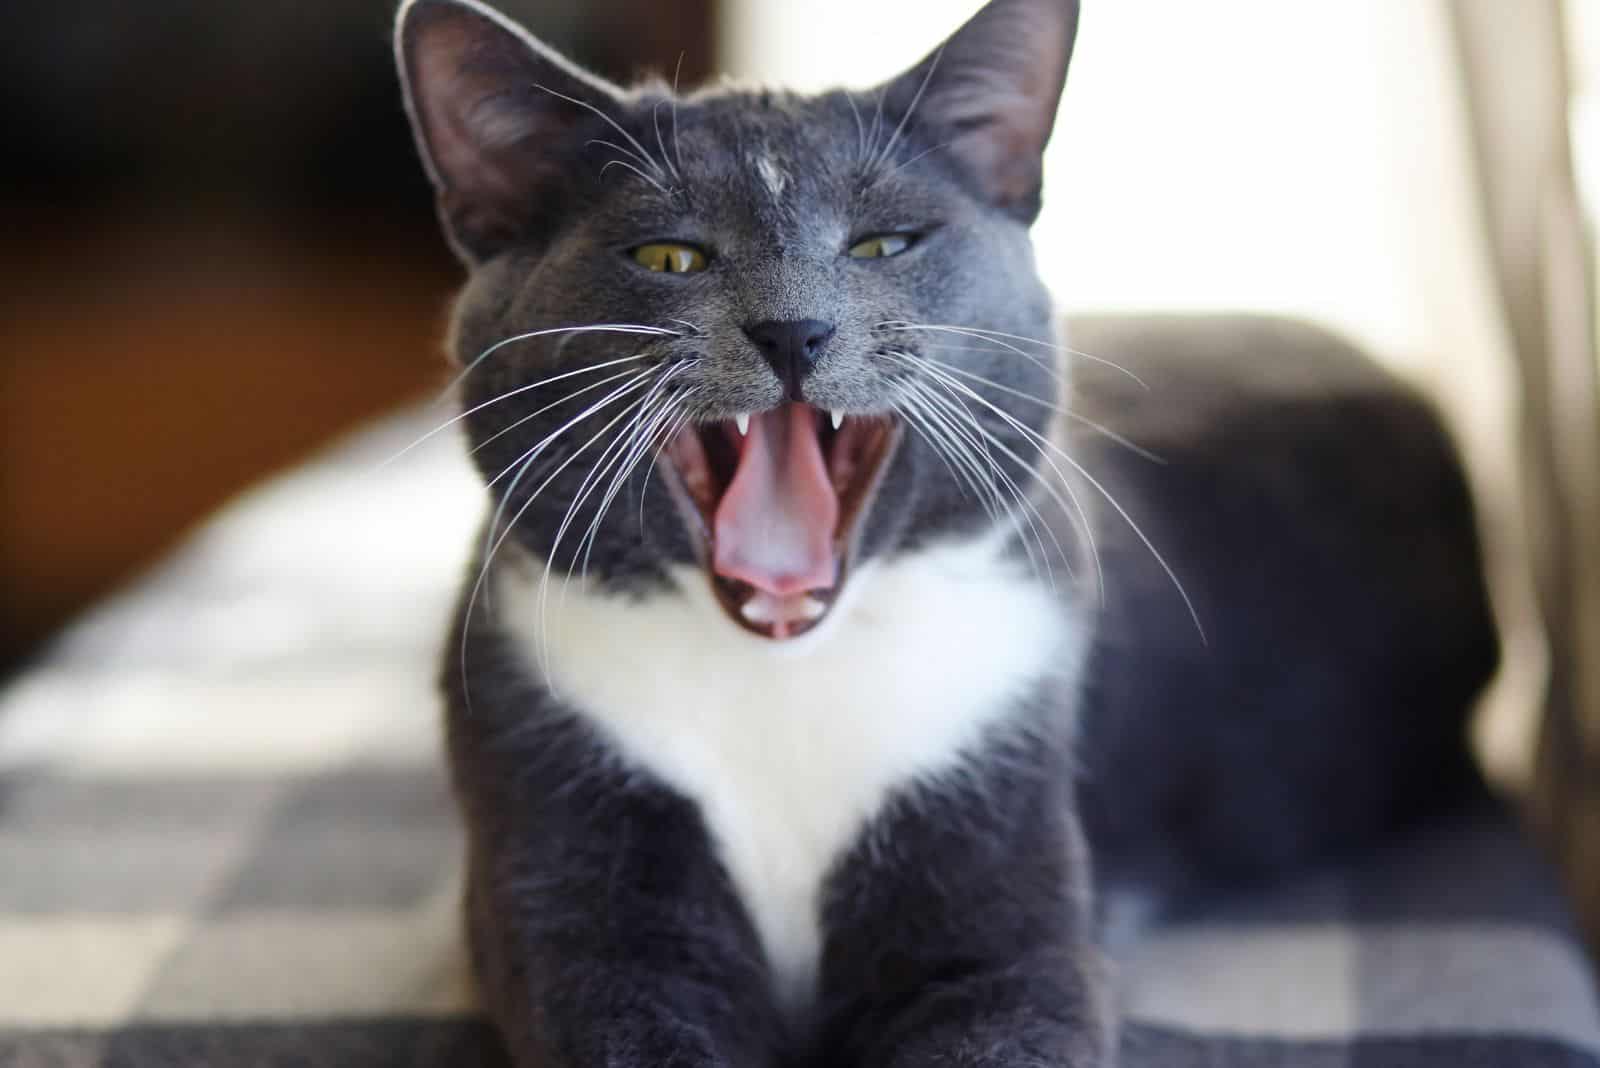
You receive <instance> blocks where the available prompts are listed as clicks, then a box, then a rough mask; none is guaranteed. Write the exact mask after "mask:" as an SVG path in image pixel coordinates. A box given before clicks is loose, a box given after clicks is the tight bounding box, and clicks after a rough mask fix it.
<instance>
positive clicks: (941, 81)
mask: <svg viewBox="0 0 1600 1068" xmlns="http://www.w3.org/2000/svg"><path fill="white" fill-rule="evenodd" d="M1077 30H1078V0H990V3H988V4H987V5H985V6H984V7H983V9H982V10H980V11H979V12H978V13H977V14H976V15H974V16H972V18H971V19H970V20H969V21H968V22H967V23H966V25H964V26H962V27H961V28H960V29H959V30H957V31H956V32H955V33H954V34H952V35H951V37H950V39H949V40H947V41H945V43H944V44H943V45H941V46H940V47H939V48H938V49H936V50H935V51H934V52H933V53H931V54H930V55H929V56H928V57H927V58H926V59H924V60H923V61H922V62H921V63H919V64H917V65H916V66H915V67H913V68H911V69H910V70H909V71H907V72H906V73H904V74H902V75H900V76H899V77H897V78H895V79H894V80H893V81H891V82H890V83H889V84H888V85H886V86H885V87H884V88H883V94H884V95H883V104H884V112H885V115H886V116H887V121H889V122H891V123H894V122H899V121H900V120H901V119H906V121H907V125H908V126H911V125H914V126H916V127H920V128H921V129H923V130H925V131H926V132H927V137H926V140H929V141H931V142H933V143H935V144H937V145H939V146H940V147H939V151H941V152H949V153H952V154H953V155H954V157H955V158H956V159H957V161H958V162H959V163H960V165H961V166H962V167H963V169H964V170H966V172H967V173H968V174H970V175H971V176H972V177H973V179H975V180H976V182H977V183H978V186H979V188H980V190H981V191H982V192H983V193H984V195H985V196H987V197H988V198H989V199H990V200H991V201H992V202H993V203H995V204H996V205H998V206H1000V207H1002V208H1004V209H1005V210H1006V211H1008V212H1010V213H1012V214H1013V215H1016V216H1017V217H1018V218H1021V219H1023V220H1024V221H1030V222H1031V221H1032V220H1033V218H1034V216H1036V215H1037V214H1038V212H1039V184H1040V179H1041V175H1042V173H1043V160H1042V157H1043V154H1044V146H1045V143H1046V142H1047V141H1049V140H1050V130H1051V127H1053V126H1054V125H1055V118H1056V104H1057V102H1058V101H1059V100H1060V98H1061V88H1062V86H1063V85H1064V84H1065V83H1066V79H1067V63H1068V61H1069V60H1070V59H1071V58H1072V42H1073V39H1074V37H1076V35H1077ZM890 129H893V126H890Z"/></svg>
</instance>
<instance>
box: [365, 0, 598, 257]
mask: <svg viewBox="0 0 1600 1068" xmlns="http://www.w3.org/2000/svg"><path fill="white" fill-rule="evenodd" d="M395 60H396V62H397V64H398V65H399V68H400V81H401V83H402V85H403V86H404V89H405V103H406V112H407V114H408V115H409V116H410V117H411V128H412V132H413V133H415V135H416V139H417V147H418V149H419V151H420V152H421V154H422V159H423V163H424V164H425V165H426V167H427V169H428V177H429V178H431V179H432V180H433V185H434V189H435V190H436V191H437V193H438V201H439V217H440V219H441V220H442V222H443V223H444V228H445V232H446V235H447V236H448V237H449V239H450V242H451V244H452V245H453V246H454V248H455V250H456V252H457V253H458V254H459V255H460V256H461V258H462V259H464V260H465V261H466V262H467V263H469V264H472V263H481V262H482V261H484V260H486V259H488V258H490V257H492V256H494V255H495V254H496V253H498V252H501V251H503V250H505V249H506V248H508V247H511V246H512V245H515V244H517V243H518V242H520V241H524V240H527V239H528V238H529V236H530V235H532V234H534V233H535V232H536V231H537V229H538V224H539V221H540V218H541V216H542V214H543V213H545V212H547V211H548V210H549V208H550V206H551V205H550V200H551V197H552V192H553V190H554V189H555V188H556V187H557V185H558V183H559V182H560V180H561V179H562V178H563V176H564V175H565V174H566V173H567V172H568V171H569V169H570V168H571V167H572V166H573V165H574V160H575V157H576V156H577V154H578V153H579V152H581V150H582V149H581V144H580V143H579V141H578V139H577V137H576V136H575V133H576V132H577V131H578V130H579V129H580V128H581V127H584V126H585V125H587V124H590V123H592V122H593V121H594V120H595V112H594V111H592V110H590V109H599V110H600V111H604V112H606V113H608V114H611V113H615V111H616V110H617V108H619V107H620V97H619V91H618V90H617V89H616V88H615V87H614V86H611V85H609V84H607V83H606V82H604V81H602V80H601V79H599V78H596V77H594V76H592V75H590V74H587V73H585V72H584V71H582V70H580V69H579V68H578V67H576V66H574V65H573V64H572V63H569V62H568V61H567V60H565V59H563V58H562V57H561V56H559V55H557V54H556V53H555V52H553V51H552V50H551V49H549V48H547V47H546V46H545V45H543V44H541V43H540V42H539V41H537V40H535V39H534V38H533V37H532V36H531V35H530V34H528V33H527V32H526V31H525V30H523V29H522V28H521V27H520V26H517V25H516V24H515V23H513V22H511V21H510V20H508V19H506V18H505V17H504V16H502V15H500V14H499V13H498V12H496V11H493V10H491V9H490V8H488V7H485V6H483V5H482V4H479V3H477V2H476V0H407V3H406V4H405V5H404V6H402V7H401V9H400V14H399V17H398V20H397V23H396V26H395Z"/></svg>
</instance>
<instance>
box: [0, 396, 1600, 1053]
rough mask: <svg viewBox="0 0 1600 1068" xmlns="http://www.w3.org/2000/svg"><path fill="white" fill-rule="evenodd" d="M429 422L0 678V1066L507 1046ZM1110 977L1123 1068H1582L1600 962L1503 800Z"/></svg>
mask: <svg viewBox="0 0 1600 1068" xmlns="http://www.w3.org/2000/svg"><path fill="white" fill-rule="evenodd" d="M435 415H436V413H435ZM425 418H426V417H424V416H418V415H416V414H412V415H410V416H407V417H404V418H400V419H396V420H393V421H391V422H389V423H387V424H384V425H382V426H380V427H378V428H376V429H375V430H373V431H371V432H369V433H367V434H364V435H362V436H361V437H359V438H357V439H355V440H353V441H352V442H350V443H349V444H347V445H345V446H344V447H342V448H340V449H339V450H337V451H336V452H334V453H332V454H330V455H329V456H327V457H326V458H325V459H323V460H322V461H320V462H318V463H314V464H311V465H308V466H306V467H305V468H303V469H301V470H299V471H297V472H295V473H292V474H291V475H289V476H287V477H286V478H284V479H281V480H279V481H278V482H276V483H274V484H272V485H270V486H268V487H266V488H265V489H263V490H261V491H258V492H257V493H255V494H253V495H251V496H250V497H249V498H247V499H246V500H244V501H242V502H240V503H239V504H238V505H236V506H235V507H234V508H232V509H230V510H229V511H228V512H226V513H225V514H224V515H223V516H221V517H220V518H219V519H217V520H216V521H214V522H213V523H211V524H210V525H208V526H207V527H206V528H204V529H203V530H201V531H200V532H199V533H198V534H197V535H196V536H195V537H194V538H193V539H192V540H191V541H190V543H189V544H188V545H187V546H186V547H185V548H184V549H183V551H181V552H180V553H179V554H177V555H176V556H175V557H174V558H173V559H172V560H171V561H170V562H169V563H168V564H167V565H166V566H164V567H163V568H161V569H160V570H159V571H157V572H156V573H154V574H152V575H150V576H149V577H148V578H147V579H146V580H145V581H143V582H141V583H140V584H138V585H137V586H136V587H135V588H133V589H132V590H130V591H129V592H128V593H126V594H125V595H124V596H122V597H120V598H118V599H116V600H115V601H113V602H112V603H110V604H108V605H106V606H105V607H104V608H103V609H102V610H100V611H99V612H97V613H96V614H94V615H93V616H92V617H91V618H89V619H88V620H86V621H85V622H84V623H83V624H81V625H80V626H79V627H77V628H76V629H75V630H74V631H73V632H72V633H71V634H69V635H68V636H67V637H66V639H65V640H64V641H62V642H61V643H60V644H59V645H58V647H57V648H56V649H55V650H54V651H53V652H52V653H51V654H50V655H49V656H47V657H46V658H45V659H44V660H43V661H42V662H41V663H39V664H38V665H37V666H36V667H35V669H33V670H32V671H30V672H28V673H27V674H25V675H24V676H22V677H21V678H19V679H17V680H15V681H14V682H13V683H12V684H11V685H10V686H9V687H8V688H7V689H6V690H4V691H3V692H0V1065H5V1066H9V1065H15V1066H29V1068H32V1066H44V1065H52V1066H54V1065H60V1066H87V1065H107V1066H124V1065H126V1066H133V1065H161V1066H169V1065H191V1064H192V1065H207V1066H216V1068H230V1066H239V1065H252V1066H256V1065H297V1066H309V1068H322V1066H330V1068H331V1066H352V1068H356V1066H367V1065H371V1066H374V1068H376V1066H385V1068H388V1066H393V1065H417V1066H441V1068H443V1066H450V1068H456V1066H463V1065H503V1064H505V1063H506V1062H505V1056H504V1053H503V1052H502V1051H501V1050H500V1049H499V1047H498V1045H497V1043H496V1041H495V1039H494V1037H493V1033H492V1031H491V1030H490V1029H489V1028H488V1026H487V1025H486V1024H485V1023H484V1022H483V1021H482V1020H481V1018H480V1017H479V1016H478V1015H477V1014H476V1013H475V1011H474V1006H473V996H472V990H471V984H470V981H469V978H468V974H467V968H466V964H465V960H464V955H463V952H462V946H461V941H460V938H459V936H458V929H457V928H458V924H457V895H458V892H459V871H458V868H459V860H460V844H459V830H458V827H457V826H456V823H455V814H454V811H453V809H452V807H451V805H450V803H449V800H448V797H447V791H446V788H445V785H444V783H443V781H442V775H441V771H440V767H441V760H440V756H439V753H438V751H437V749H438V745H437V737H436V734H437V730H436V725H435V717H436V702H435V698H434V691H433V682H432V677H433V671H434V663H435V657H436V653H437V646H438V642H439V640H440V633H441V623H442V620H443V619H444V618H445V612H446V609H447V605H448V602H449V599H450V597H451V594H452V588H453V586H454V584H455V581H456V580H457V578H458V576H459V574H460V568H461V566H462V559H463V554H464V552H465V548H466V546H467V544H468V541H469V536H470V534H471V530H472V527H473V525H474V524H475V523H476V521H477V519H478V515H479V511H480V508H481V503H482V497H481V490H479V488H478V487H477V485H476V483H475V482H474V480H473V478H472V477H471V475H470V474H469V473H468V471H467V470H466V467H465V464H464V463H463V462H462V460H461V459H460V455H459V452H460V450H459V447H458V446H457V444H456V443H455V442H454V441H447V440H446V437H447V436H441V437H440V438H439V439H436V441H435V442H434V443H430V445H429V446H427V447H424V448H421V449H418V450H415V451H413V452H411V453H409V454H407V455H406V456H405V457H404V458H403V459H401V460H400V461H397V462H395V463H393V464H390V465H388V466H380V462H381V461H382V460H383V459H384V458H385V457H386V456H388V455H390V454H392V453H393V452H395V451H396V450H397V449H399V448H400V447H401V445H403V444H404V443H405V442H406V441H408V440H410V439H411V438H413V437H414V436H416V434H417V433H418V432H419V430H420V429H422V428H424V427H425V426H426V422H425ZM435 446H437V447H435ZM1120 963H1121V967H1120V974H1121V982H1122V988H1123V992H1124V993H1123V999H1124V1003H1125V1009H1126V1011H1125V1016H1126V1019H1127V1021H1128V1023H1127V1027H1126V1030H1125V1035H1126V1037H1125V1039H1124V1045H1123V1063H1124V1064H1125V1065H1129V1066H1146V1065H1148V1066H1157V1065H1160V1066H1191V1065H1192V1066H1201V1065H1204V1066H1208V1068H1246V1066H1249V1068H1267V1066H1286V1068H1287V1066H1294V1068H1325V1066H1326V1068H1333V1066H1341V1068H1345V1066H1351V1068H1360V1066H1366V1065H1372V1066H1378V1065H1382V1066H1384V1068H1432V1066H1445V1065H1449V1066H1453V1068H1459V1066H1489V1065H1518V1066H1535V1068H1540V1066H1549V1068H1554V1066H1565V1068H1600V1009H1597V998H1596V992H1595V985H1594V976H1593V972H1592V970H1591V967H1590V964H1589V962H1588V961H1586V959H1585V958H1584V956H1583V955H1582V953H1581V952H1580V950H1579V948H1578V947H1577V944H1576V942H1575V941H1574V936H1573V932H1572V928H1571V926H1570V923H1569V919H1568V916H1567V912H1566V910H1565V908H1564V906H1563V904H1562V902H1561V901H1560V899H1559V897H1558V895H1557V894H1556V892H1555V890H1554V888H1553V884H1552V881H1551V877H1550V874H1549V872H1548V871H1547V870H1546V869H1545V867H1544V865H1543V864H1542V863H1540V861H1539V860H1537V859H1536V858H1535V856H1534V855H1533V854H1532V852H1531V851H1530V850H1529V848H1528V847H1527V846H1526V845H1525V844H1524V843H1523V841H1522V839H1521V838H1520V836H1519V835H1518V834H1517V832H1516V831H1515V829H1514V826H1513V824H1512V822H1511V821H1510V820H1509V819H1508V818H1507V817H1506V815H1505V814H1504V813H1501V812H1498V811H1487V810H1486V811H1480V812H1475V813H1470V814H1467V815H1465V816H1463V817H1462V818H1461V819H1460V820H1459V821H1457V822H1454V823H1452V824H1451V825H1449V826H1441V827H1437V828H1434V829H1432V830H1431V831H1429V832H1428V833H1426V834H1424V835H1421V836H1418V837H1416V838H1414V839H1413V840H1409V841H1403V842H1395V843H1393V844H1392V845H1390V846H1389V847H1387V848H1385V849H1383V850H1382V851H1380V852H1378V853H1376V854H1374V855H1372V856H1370V857H1368V858H1366V859H1364V860H1363V861H1361V862H1360V863H1358V864H1355V865H1352V866H1350V867H1348V868H1345V869H1342V870H1334V871H1325V872H1314V873H1307V874H1306V875H1305V876H1304V877H1303V878H1301V879H1300V880H1298V881H1297V882H1295V883H1294V884H1293V885H1290V886H1285V887H1282V888H1280V889H1279V890H1277V891H1275V892H1273V893H1272V894H1270V895H1266V896H1261V897H1257V898H1252V899H1247V900H1234V901H1226V902H1218V903H1213V904H1211V905H1208V906H1206V907H1205V908H1197V909H1196V911H1195V915H1193V916H1192V917H1190V918H1188V919H1186V920H1185V921H1183V922H1180V923H1175V924H1173V925H1171V926H1168V927H1165V928H1163V929H1162V930H1160V931H1158V932H1157V933H1156V934H1155V935H1154V936H1153V937H1151V938H1149V939H1147V940H1145V941H1144V942H1142V943H1140V944H1138V945H1137V948H1134V949H1131V950H1130V951H1128V952H1127V953H1125V954H1124V955H1123V958H1122V960H1121V962H1120Z"/></svg>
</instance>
